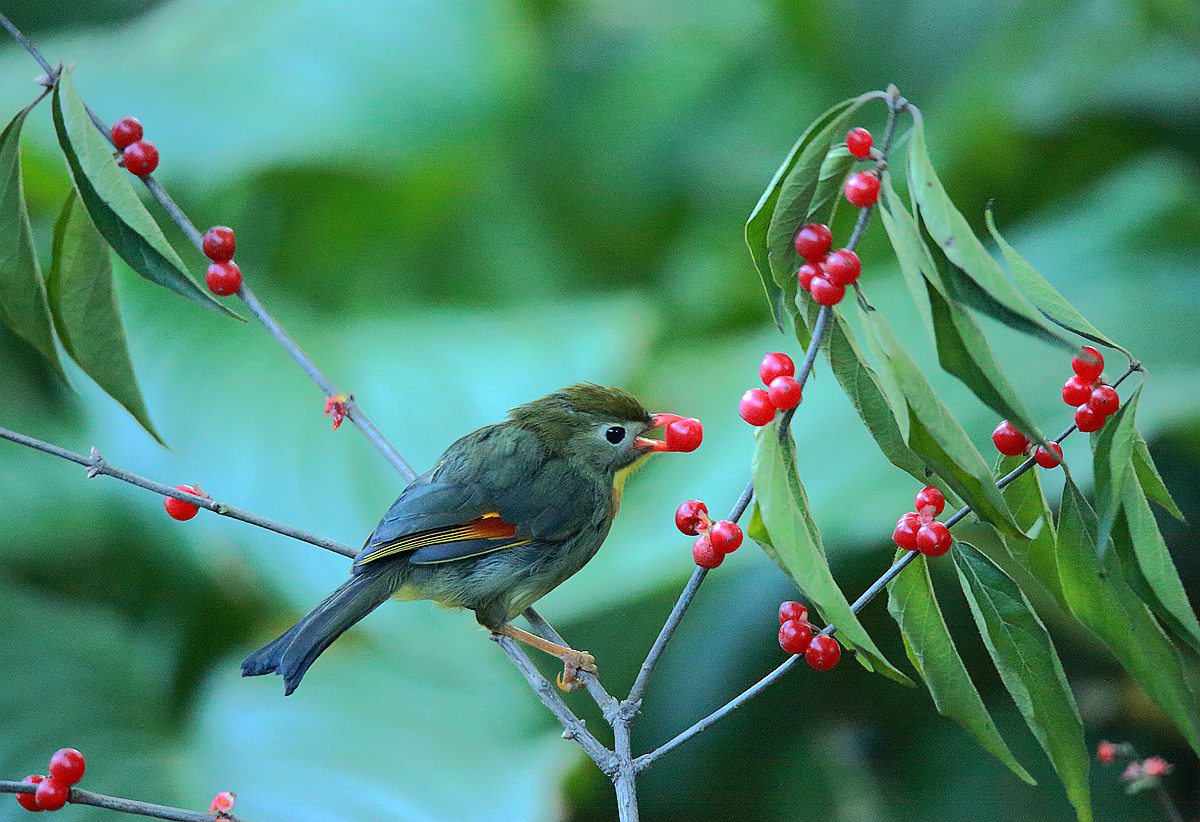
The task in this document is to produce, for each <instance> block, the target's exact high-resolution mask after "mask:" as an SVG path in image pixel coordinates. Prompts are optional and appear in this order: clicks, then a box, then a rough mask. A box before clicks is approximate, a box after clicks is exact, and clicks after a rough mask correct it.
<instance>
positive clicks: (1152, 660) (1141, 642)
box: [1058, 475, 1200, 752]
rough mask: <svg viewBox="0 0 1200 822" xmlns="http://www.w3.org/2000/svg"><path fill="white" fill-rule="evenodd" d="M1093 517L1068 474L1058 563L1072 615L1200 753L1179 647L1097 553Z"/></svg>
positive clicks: (1196, 713) (1198, 713)
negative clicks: (1101, 643)
mask: <svg viewBox="0 0 1200 822" xmlns="http://www.w3.org/2000/svg"><path fill="white" fill-rule="evenodd" d="M1097 526H1098V522H1097V520H1096V515H1095V513H1094V512H1093V511H1092V509H1091V506H1089V505H1088V503H1087V500H1086V499H1084V497H1083V495H1082V494H1081V493H1079V488H1078V487H1076V485H1075V483H1074V482H1073V481H1072V480H1071V477H1070V475H1068V476H1067V479H1066V486H1065V487H1064V489H1063V498H1062V508H1061V510H1060V511H1059V515H1058V567H1059V578H1060V579H1061V580H1062V586H1063V594H1064V595H1065V596H1066V600H1067V606H1068V607H1069V608H1070V611H1071V613H1072V614H1073V615H1074V616H1075V618H1076V619H1078V620H1079V621H1080V622H1082V623H1083V624H1084V625H1086V626H1087V627H1088V628H1090V629H1091V630H1092V632H1093V633H1095V634H1096V636H1098V637H1099V638H1100V639H1101V640H1102V641H1103V642H1104V644H1105V645H1107V646H1108V647H1109V649H1110V650H1111V651H1112V652H1113V655H1114V656H1115V657H1116V658H1117V660H1118V661H1119V662H1120V663H1121V665H1122V666H1123V667H1124V668H1125V670H1127V671H1128V672H1129V674H1130V675H1131V676H1132V677H1133V678H1134V679H1136V680H1137V681H1138V683H1139V684H1140V685H1141V686H1142V688H1144V689H1145V691H1146V693H1147V694H1148V695H1149V696H1150V698H1151V699H1153V700H1154V702H1155V703H1156V704H1157V705H1158V706H1159V707H1160V708H1162V710H1163V712H1164V713H1165V714H1166V715H1167V716H1169V717H1171V720H1172V721H1173V722H1174V723H1175V726H1176V727H1177V728H1178V729H1179V732H1180V733H1182V734H1183V736H1184V738H1185V739H1187V741H1188V743H1189V744H1190V745H1191V746H1192V748H1193V749H1194V750H1196V751H1197V752H1200V726H1198V725H1197V722H1198V719H1197V718H1198V717H1200V708H1198V706H1197V703H1196V696H1195V694H1194V693H1192V690H1191V688H1190V687H1189V685H1188V682H1187V676H1186V675H1185V673H1184V669H1183V660H1182V659H1181V658H1180V656H1179V652H1178V650H1176V648H1175V646H1174V645H1172V644H1171V641H1170V640H1169V639H1168V638H1167V635H1166V634H1165V633H1163V630H1162V628H1160V627H1159V625H1158V622H1157V621H1155V619H1154V615H1153V614H1151V612H1150V609H1149V607H1147V605H1146V604H1145V603H1144V602H1142V601H1141V600H1140V599H1138V597H1137V595H1136V594H1134V592H1133V591H1132V590H1131V589H1130V588H1129V586H1128V585H1127V584H1126V583H1125V579H1124V577H1123V576H1122V575H1121V569H1120V567H1119V563H1118V560H1117V557H1116V555H1115V552H1112V551H1110V552H1108V553H1107V554H1106V555H1105V556H1104V557H1103V558H1101V557H1100V555H1099V552H1098V551H1097V547H1098V546H1097V542H1096V535H1097V531H1096V529H1097Z"/></svg>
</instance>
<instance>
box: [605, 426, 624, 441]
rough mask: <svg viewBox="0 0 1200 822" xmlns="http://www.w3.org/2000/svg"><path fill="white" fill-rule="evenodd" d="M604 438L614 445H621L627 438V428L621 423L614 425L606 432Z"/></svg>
mask: <svg viewBox="0 0 1200 822" xmlns="http://www.w3.org/2000/svg"><path fill="white" fill-rule="evenodd" d="M604 438H605V439H606V440H608V441H609V442H611V443H612V444H613V445H619V444H621V442H623V441H624V440H625V429H624V428H622V427H621V426H619V425H614V426H613V427H611V428H609V429H608V430H607V431H605V432H604Z"/></svg>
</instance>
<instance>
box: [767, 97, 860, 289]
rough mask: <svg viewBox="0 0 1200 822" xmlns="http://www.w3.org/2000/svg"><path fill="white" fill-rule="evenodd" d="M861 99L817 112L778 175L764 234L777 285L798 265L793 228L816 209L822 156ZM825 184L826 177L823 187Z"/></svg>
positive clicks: (791, 277) (793, 276)
mask: <svg viewBox="0 0 1200 822" xmlns="http://www.w3.org/2000/svg"><path fill="white" fill-rule="evenodd" d="M865 99H866V98H864V97H857V98H854V99H852V100H845V101H843V102H842V103H839V104H838V105H837V106H834V107H833V108H832V109H830V110H829V111H827V112H825V114H823V115H821V117H820V118H819V119H818V120H817V122H816V123H813V125H812V126H810V127H809V131H808V132H805V137H807V138H808V139H807V140H806V142H805V143H804V146H803V147H802V148H801V149H800V151H799V153H798V154H796V156H795V160H794V162H793V163H792V166H791V167H790V168H789V169H788V170H787V173H786V174H785V176H784V177H783V178H782V182H781V183H780V185H779V189H778V195H777V201H776V202H775V204H774V210H773V211H772V213H771V216H770V222H769V225H768V226H767V234H766V246H767V259H768V260H769V262H770V267H771V275H772V276H773V277H774V280H775V282H776V283H777V284H779V285H782V284H783V283H784V282H785V281H787V280H794V279H796V270H797V269H798V268H799V267H800V256H799V255H798V254H797V253H796V246H795V245H794V241H795V239H796V231H797V230H798V229H799V228H800V226H802V225H804V223H805V222H806V221H807V219H808V215H809V214H810V213H812V212H814V211H816V210H818V209H816V208H814V207H813V204H814V202H815V200H814V196H815V194H816V193H817V190H818V187H819V186H820V177H821V171H822V167H823V165H824V164H825V159H826V156H827V155H828V154H829V150H830V148H832V147H833V144H834V143H835V141H837V140H839V139H843V138H844V137H845V131H846V123H847V122H849V120H850V115H851V114H853V113H854V111H855V110H857V109H858V107H859V106H861V105H862V104H863V102H865ZM801 139H804V138H801ZM835 166H836V161H835ZM828 187H829V184H828V178H827V180H826V185H825V188H826V189H828Z"/></svg>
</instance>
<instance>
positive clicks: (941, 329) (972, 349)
mask: <svg viewBox="0 0 1200 822" xmlns="http://www.w3.org/2000/svg"><path fill="white" fill-rule="evenodd" d="M927 292H928V297H929V305H930V307H931V309H932V312H933V327H934V337H935V339H936V340H937V349H938V361H939V362H940V363H941V364H942V368H944V369H945V370H946V371H948V372H949V373H950V374H953V375H954V376H955V377H957V378H958V379H959V381H960V382H962V384H963V385H965V386H966V387H967V388H969V389H971V393H973V394H974V395H975V396H976V397H978V398H979V400H980V402H982V403H983V404H984V405H986V406H988V407H989V408H991V409H992V410H993V411H995V412H996V413H997V414H999V415H1000V416H1001V417H1003V418H1004V419H1006V420H1008V421H1009V422H1011V423H1012V424H1013V425H1015V426H1017V428H1019V429H1020V430H1021V431H1022V432H1024V434H1025V435H1026V436H1027V437H1029V438H1030V439H1031V440H1032V441H1033V442H1041V441H1042V439H1043V437H1042V434H1041V431H1040V430H1039V429H1038V427H1037V423H1035V422H1034V421H1033V417H1031V416H1030V414H1029V412H1028V411H1026V410H1025V404H1024V403H1022V402H1021V400H1020V397H1019V396H1018V395H1017V392H1016V390H1015V389H1014V388H1013V387H1012V384H1011V383H1010V382H1009V381H1008V378H1007V377H1005V376H1004V372H1003V371H1002V370H1001V368H1000V363H999V362H997V361H996V356H995V354H993V353H992V347H991V346H990V345H988V341H987V338H986V337H984V335H983V329H982V328H980V327H979V324H978V323H976V322H975V320H974V318H972V317H971V315H970V314H968V313H967V312H966V311H964V310H962V309H961V308H959V307H958V306H957V305H955V304H954V303H952V302H950V301H949V300H947V299H945V298H944V297H943V296H942V295H941V294H940V293H938V290H937V288H935V287H934V286H933V285H932V284H930V285H929V286H928V288H927Z"/></svg>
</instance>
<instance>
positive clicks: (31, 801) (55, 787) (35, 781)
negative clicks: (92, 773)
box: [17, 748, 87, 811]
mask: <svg viewBox="0 0 1200 822" xmlns="http://www.w3.org/2000/svg"><path fill="white" fill-rule="evenodd" d="M86 768H87V763H86V762H85V761H84V759H83V754H81V753H80V752H79V751H77V750H75V749H74V748H63V749H61V750H59V751H56V752H55V754H54V756H52V757H50V775H49V776H43V775H42V774H31V775H30V776H27V777H25V778H24V779H22V780H21V781H22V782H27V783H29V784H30V785H37V791H36V792H34V793H19V794H17V803H18V804H20V806H21V807H22V808H24V809H25V810H27V811H56V810H58V809H59V808H61V807H62V806H63V805H66V804H67V801H68V800H69V799H70V796H71V786H72V785H74V784H75V783H77V782H78V781H79V780H81V779H83V772H84V770H86Z"/></svg>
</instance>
